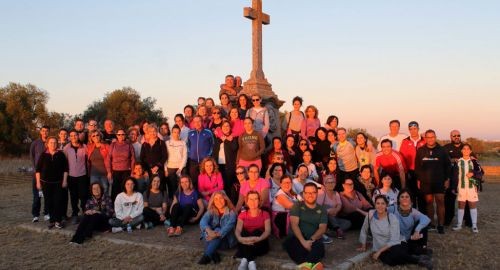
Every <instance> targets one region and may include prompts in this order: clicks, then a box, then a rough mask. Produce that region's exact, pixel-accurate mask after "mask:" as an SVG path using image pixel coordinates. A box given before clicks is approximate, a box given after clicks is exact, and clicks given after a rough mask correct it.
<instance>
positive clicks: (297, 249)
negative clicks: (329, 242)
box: [283, 235, 325, 264]
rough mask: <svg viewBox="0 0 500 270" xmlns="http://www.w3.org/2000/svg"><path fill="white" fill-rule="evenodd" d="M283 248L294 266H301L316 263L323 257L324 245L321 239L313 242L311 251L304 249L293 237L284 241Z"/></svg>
mask: <svg viewBox="0 0 500 270" xmlns="http://www.w3.org/2000/svg"><path fill="white" fill-rule="evenodd" d="M283 246H284V247H285V250H286V252H287V253H288V256H290V258H291V259H292V260H293V261H294V262H295V263H296V264H301V263H303V262H308V263H318V262H320V261H321V259H323V257H325V245H324V244H323V241H322V239H318V240H316V241H314V242H313V244H312V246H311V251H308V250H307V249H305V248H304V247H303V246H302V244H301V243H300V241H299V239H297V237H295V235H294V236H291V237H290V238H288V239H286V240H285V242H283Z"/></svg>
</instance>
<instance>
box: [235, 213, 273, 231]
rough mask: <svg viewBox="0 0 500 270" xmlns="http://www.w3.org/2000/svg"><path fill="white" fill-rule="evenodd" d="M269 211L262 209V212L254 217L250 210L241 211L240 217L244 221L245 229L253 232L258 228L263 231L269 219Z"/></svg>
mask: <svg viewBox="0 0 500 270" xmlns="http://www.w3.org/2000/svg"><path fill="white" fill-rule="evenodd" d="M269 218H270V217H269V213H268V212H267V211H262V210H260V213H259V214H258V215H257V216H255V217H252V216H250V213H249V212H248V211H244V212H241V213H240V214H239V215H238V219H239V220H241V221H243V230H244V231H246V232H248V233H252V232H254V231H256V230H261V231H262V232H263V231H264V230H265V228H266V227H265V222H266V220H268V219H269Z"/></svg>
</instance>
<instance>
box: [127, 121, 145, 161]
mask: <svg viewBox="0 0 500 270" xmlns="http://www.w3.org/2000/svg"><path fill="white" fill-rule="evenodd" d="M138 139H139V129H137V128H135V127H132V128H129V130H128V140H129V142H130V145H132V147H133V148H134V154H135V156H136V158H138V157H140V156H141V147H142V144H141V143H140V142H139V141H138Z"/></svg>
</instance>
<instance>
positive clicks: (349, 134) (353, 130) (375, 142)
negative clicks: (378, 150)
mask: <svg viewBox="0 0 500 270" xmlns="http://www.w3.org/2000/svg"><path fill="white" fill-rule="evenodd" d="M359 132H363V133H364V134H365V135H366V136H367V137H368V140H370V141H371V142H372V144H373V146H374V147H377V145H378V139H377V138H376V137H375V136H373V135H371V134H370V133H368V131H366V129H364V128H348V129H347V138H351V139H353V140H354V141H356V135H357V134H358V133H359Z"/></svg>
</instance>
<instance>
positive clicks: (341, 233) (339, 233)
mask: <svg viewBox="0 0 500 270" xmlns="http://www.w3.org/2000/svg"><path fill="white" fill-rule="evenodd" d="M336 235H337V239H345V234H344V231H343V230H342V229H340V228H338V229H337V231H336Z"/></svg>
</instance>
